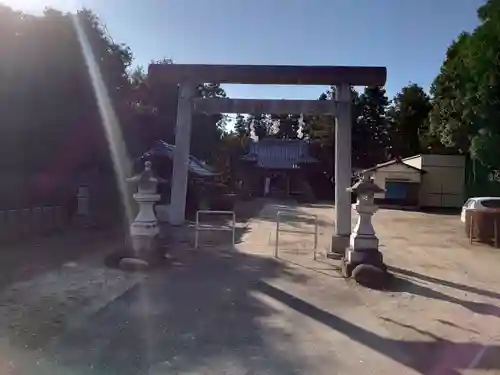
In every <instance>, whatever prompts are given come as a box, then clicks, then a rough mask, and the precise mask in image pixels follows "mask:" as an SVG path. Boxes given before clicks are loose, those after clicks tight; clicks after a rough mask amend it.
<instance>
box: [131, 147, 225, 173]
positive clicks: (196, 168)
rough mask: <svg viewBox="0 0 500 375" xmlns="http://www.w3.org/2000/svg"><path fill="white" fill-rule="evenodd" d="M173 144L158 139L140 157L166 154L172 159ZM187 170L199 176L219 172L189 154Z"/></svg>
mask: <svg viewBox="0 0 500 375" xmlns="http://www.w3.org/2000/svg"><path fill="white" fill-rule="evenodd" d="M174 150H175V145H171V144H169V143H167V142H164V141H158V142H156V144H155V145H154V146H153V148H152V149H151V150H149V151H148V152H146V153H144V154H143V155H142V156H141V158H147V157H149V156H166V157H168V158H170V159H172V160H173V158H174ZM189 172H191V173H194V174H196V175H198V176H200V177H212V176H218V175H219V174H220V173H218V172H216V171H214V170H213V169H212V167H210V166H208V165H206V164H205V163H204V162H202V161H201V160H199V159H197V158H195V157H194V156H192V155H189Z"/></svg>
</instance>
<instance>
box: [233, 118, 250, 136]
mask: <svg viewBox="0 0 500 375" xmlns="http://www.w3.org/2000/svg"><path fill="white" fill-rule="evenodd" d="M234 130H235V132H236V134H237V135H238V137H240V138H243V137H246V136H249V135H250V129H249V127H248V123H247V121H246V119H245V117H244V116H243V115H242V114H241V113H238V114H237V115H236V121H235V123H234Z"/></svg>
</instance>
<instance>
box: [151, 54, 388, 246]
mask: <svg viewBox="0 0 500 375" xmlns="http://www.w3.org/2000/svg"><path fill="white" fill-rule="evenodd" d="M148 74H149V82H150V84H151V85H154V86H156V90H161V88H162V87H165V85H179V98H178V106H177V122H176V129H175V151H174V161H173V173H172V189H171V206H170V219H171V224H173V225H180V224H182V223H183V222H184V219H185V216H184V215H185V207H186V193H187V179H188V161H189V148H190V136H191V117H192V113H193V111H196V112H202V113H250V114H252V113H273V114H308V115H321V114H330V115H334V116H335V118H336V124H335V231H334V236H333V240H332V250H336V249H338V250H339V251H341V252H343V251H344V249H345V248H346V247H347V246H348V242H349V235H350V233H351V193H350V192H348V191H347V188H348V187H350V185H351V176H352V168H351V90H350V87H351V86H383V85H385V81H386V77H387V70H386V68H384V67H351V66H290V65H282V66H276V65H192V64H172V65H160V64H152V65H150V66H149V72H148ZM200 83H221V84H231V83H232V84H267V85H271V84H272V85H285V84H288V85H329V86H331V85H335V86H336V97H335V99H334V100H332V101H319V100H260V99H230V98H210V99H199V98H194V93H195V89H196V85H198V84H200Z"/></svg>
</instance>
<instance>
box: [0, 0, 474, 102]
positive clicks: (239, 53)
mask: <svg viewBox="0 0 500 375" xmlns="http://www.w3.org/2000/svg"><path fill="white" fill-rule="evenodd" d="M1 2H3V3H7V4H8V5H11V6H14V7H15V8H22V9H23V10H27V11H30V12H37V11H40V10H41V9H43V7H44V6H45V5H51V6H54V7H56V8H59V9H63V10H71V9H74V8H78V7H81V6H86V7H89V8H91V9H93V10H94V11H95V12H96V13H97V14H98V15H99V16H100V18H101V19H102V21H103V22H104V23H105V24H106V25H107V28H108V30H109V32H110V34H111V35H112V36H113V38H114V39H115V40H116V41H118V42H123V43H126V44H127V45H129V46H130V47H131V48H132V51H133V53H134V56H135V59H136V60H135V63H136V64H142V65H147V64H148V62H149V61H150V60H151V59H160V58H163V57H169V58H172V59H174V61H175V62H178V63H219V64H293V65H302V64H303V65H381V66H386V67H387V69H388V81H387V85H386V88H387V91H388V95H389V97H392V96H393V95H394V94H396V93H397V92H398V91H399V90H400V89H401V87H403V86H404V85H406V84H407V83H409V82H410V81H411V82H415V83H418V84H420V85H422V86H423V87H424V88H426V89H427V88H428V87H429V85H430V84H431V82H432V80H433V79H434V77H435V76H436V74H437V73H438V72H439V67H440V65H441V62H442V61H443V58H444V55H445V52H446V49H447V47H448V45H449V44H450V42H451V41H452V40H453V39H454V38H455V37H456V36H457V35H458V34H459V33H460V32H461V31H464V30H466V31H467V30H472V29H473V28H474V27H475V26H476V25H477V18H476V9H477V7H478V6H480V5H481V4H482V3H484V0H418V1H417V0H399V1H398V0H143V1H137V0H45V1H42V0H0V3H1ZM324 89H325V88H324V87H313V86H309V87H307V86H306V87H304V86H302V87H300V86H253V85H228V86H226V91H227V93H228V95H229V96H232V97H241V98H257V97H261V98H290V99H311V98H316V97H317V96H318V95H319V94H320V93H321V92H322V91H324Z"/></svg>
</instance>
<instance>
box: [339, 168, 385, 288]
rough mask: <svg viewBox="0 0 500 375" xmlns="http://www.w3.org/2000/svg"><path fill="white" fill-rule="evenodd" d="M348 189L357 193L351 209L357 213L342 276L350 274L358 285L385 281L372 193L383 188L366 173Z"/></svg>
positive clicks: (378, 191)
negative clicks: (374, 221) (375, 227)
mask: <svg viewBox="0 0 500 375" xmlns="http://www.w3.org/2000/svg"><path fill="white" fill-rule="evenodd" d="M347 190H348V191H350V192H353V193H356V195H357V200H356V203H355V204H353V208H354V209H355V210H356V212H357V213H358V221H357V223H356V226H355V227H354V230H353V231H352V233H351V236H350V238H349V248H347V249H346V252H345V257H344V259H343V264H342V270H343V273H344V276H345V277H351V276H352V277H354V279H355V280H356V281H357V282H359V283H360V284H365V285H372V286H380V284H381V283H383V282H384V281H386V280H387V267H386V266H385V264H384V262H383V256H382V253H381V252H380V251H379V241H378V238H377V236H376V235H375V230H374V229H373V225H372V216H373V214H374V213H375V212H376V211H377V209H378V207H377V206H376V205H375V204H374V197H375V193H381V192H383V191H384V190H383V189H382V188H380V187H378V186H377V185H376V184H375V183H374V182H373V180H372V178H371V176H370V175H369V174H367V173H365V174H363V176H362V178H361V180H360V181H358V182H357V183H355V184H354V185H353V186H352V187H350V188H348V189H347Z"/></svg>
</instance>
